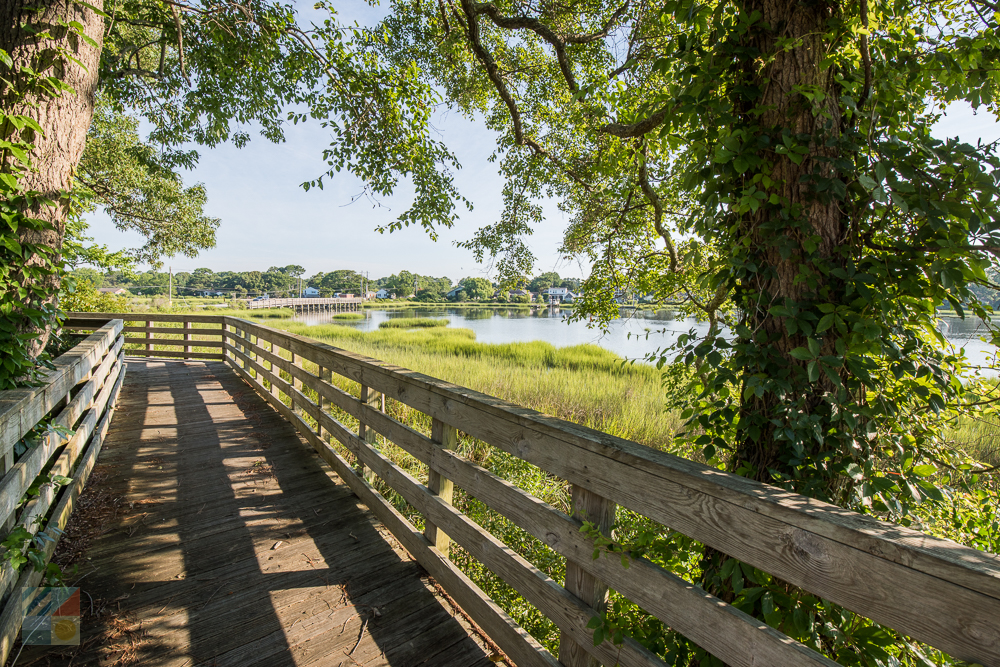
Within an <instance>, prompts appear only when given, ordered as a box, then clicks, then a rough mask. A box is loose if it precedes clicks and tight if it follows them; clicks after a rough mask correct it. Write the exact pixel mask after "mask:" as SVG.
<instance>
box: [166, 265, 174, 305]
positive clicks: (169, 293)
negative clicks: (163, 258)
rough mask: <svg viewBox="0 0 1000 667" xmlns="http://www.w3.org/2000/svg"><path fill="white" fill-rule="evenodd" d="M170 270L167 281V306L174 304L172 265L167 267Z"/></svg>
mask: <svg viewBox="0 0 1000 667" xmlns="http://www.w3.org/2000/svg"><path fill="white" fill-rule="evenodd" d="M167 268H168V270H169V271H170V278H169V282H168V283H167V307H171V306H173V305H174V267H172V266H170V267H167Z"/></svg>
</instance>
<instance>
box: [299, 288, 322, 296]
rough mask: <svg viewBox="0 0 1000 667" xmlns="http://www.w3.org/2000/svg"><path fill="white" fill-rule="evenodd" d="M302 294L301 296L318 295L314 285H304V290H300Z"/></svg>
mask: <svg viewBox="0 0 1000 667" xmlns="http://www.w3.org/2000/svg"><path fill="white" fill-rule="evenodd" d="M302 296H303V297H316V296H319V290H318V289H316V288H315V287H306V288H305V289H304V290H302Z"/></svg>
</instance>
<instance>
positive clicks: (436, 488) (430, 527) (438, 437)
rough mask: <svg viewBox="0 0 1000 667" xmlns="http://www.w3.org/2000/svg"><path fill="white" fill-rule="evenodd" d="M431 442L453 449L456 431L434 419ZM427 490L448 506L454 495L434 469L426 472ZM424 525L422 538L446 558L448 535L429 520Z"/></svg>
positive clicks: (452, 488)
mask: <svg viewBox="0 0 1000 667" xmlns="http://www.w3.org/2000/svg"><path fill="white" fill-rule="evenodd" d="M431 441H432V442H433V443H434V444H435V445H437V446H438V447H441V448H442V449H455V446H456V445H457V444H458V430H457V429H456V428H455V427H453V426H449V425H448V424H445V423H444V422H443V421H441V420H439V419H435V420H433V421H432V422H431ZM427 489H428V490H429V491H430V492H431V493H433V494H434V495H436V496H437V497H438V498H440V499H441V500H442V501H443V502H446V503H448V504H449V505H450V504H451V502H452V498H453V496H454V494H455V485H454V484H453V483H452V481H451V480H450V479H448V478H447V477H443V476H442V475H441V473H439V472H438V471H436V470H434V469H428V470H427ZM424 523H425V527H424V536H425V537H426V538H427V541H428V542H430V543H431V544H433V545H434V548H435V549H437V550H438V551H440V552H441V553H442V554H443V555H445V556H447V555H448V543H449V540H448V535H446V534H445V533H444V531H442V530H439V529H438V527H437V526H435V525H434V522H432V521H430V520H429V519H426V518H425V520H424Z"/></svg>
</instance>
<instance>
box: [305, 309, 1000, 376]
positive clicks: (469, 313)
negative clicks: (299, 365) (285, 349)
mask: <svg viewBox="0 0 1000 667" xmlns="http://www.w3.org/2000/svg"><path fill="white" fill-rule="evenodd" d="M571 313H572V311H571V310H568V309H565V308H551V307H546V308H535V309H532V310H526V309H517V308H503V307H484V308H467V307H465V308H451V307H447V306H438V307H421V308H400V309H393V310H375V309H373V310H365V311H362V314H363V315H364V316H365V319H363V320H336V319H333V318H332V315H331V314H330V313H303V314H298V315H296V316H295V319H296V320H297V321H300V322H304V323H305V324H330V323H333V324H342V325H345V326H352V327H355V328H357V329H360V330H362V331H374V330H375V329H378V327H379V324H380V323H381V322H384V321H386V320H389V319H393V318H397V317H434V318H447V319H448V326H449V327H452V328H459V329H472V330H473V331H474V332H475V334H476V340H478V341H481V342H484V343H512V342H529V341H535V340H543V341H547V342H549V343H552V344H553V345H555V346H556V347H565V346H568V345H580V344H582V343H593V344H594V345H599V346H600V347H603V348H604V349H606V350H610V351H611V352H614V353H615V354H617V355H619V356H621V357H624V358H626V359H638V360H643V359H646V358H647V357H648V355H651V354H656V352H657V351H658V350H660V349H663V348H665V347H667V346H668V345H671V344H672V343H674V342H675V341H676V340H677V337H678V336H679V335H681V334H683V333H687V332H689V331H692V330H693V331H694V332H695V333H696V334H702V335H703V334H705V333H706V332H707V331H708V324H707V323H705V322H699V321H698V320H696V319H695V318H683V317H675V315H674V312H673V311H670V310H656V311H653V310H634V311H633V310H631V309H622V311H621V315H622V317H621V319H618V320H615V321H613V322H612V323H611V324H610V326H609V328H608V331H607V332H603V331H601V330H600V329H597V328H592V327H591V326H589V323H588V322H587V321H569V320H567V317H568V316H569V315H570V314H571ZM940 328H941V330H942V331H943V332H944V334H945V336H946V337H947V338H948V340H950V341H951V342H952V344H954V345H955V346H956V347H959V348H965V351H966V355H967V356H968V357H969V359H970V360H971V361H972V362H973V363H976V364H980V365H984V366H995V365H996V354H997V348H996V347H994V346H993V345H991V344H990V343H985V342H983V341H982V340H980V336H982V335H984V331H983V328H982V323H981V322H979V321H978V320H975V319H973V318H969V319H965V320H962V319H959V318H954V317H946V318H941V321H940Z"/></svg>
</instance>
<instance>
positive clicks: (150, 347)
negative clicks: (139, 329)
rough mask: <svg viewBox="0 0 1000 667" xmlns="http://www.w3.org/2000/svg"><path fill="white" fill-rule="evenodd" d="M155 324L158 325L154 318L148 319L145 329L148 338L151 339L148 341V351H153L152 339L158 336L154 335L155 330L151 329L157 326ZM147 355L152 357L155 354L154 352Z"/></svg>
mask: <svg viewBox="0 0 1000 667" xmlns="http://www.w3.org/2000/svg"><path fill="white" fill-rule="evenodd" d="M155 326H156V322H154V321H152V320H146V331H145V333H146V338H148V339H149V341H150V342H148V343H146V352H152V351H153V342H152V340H153V338H156V336H154V335H153V332H152V331H151V329H152V328H153V327H155ZM146 356H147V357H151V356H153V355H152V354H147V355H146Z"/></svg>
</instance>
